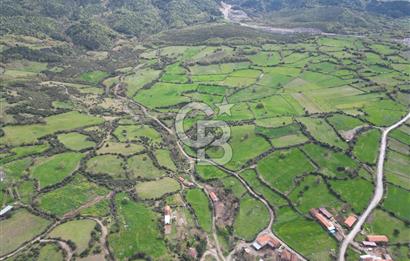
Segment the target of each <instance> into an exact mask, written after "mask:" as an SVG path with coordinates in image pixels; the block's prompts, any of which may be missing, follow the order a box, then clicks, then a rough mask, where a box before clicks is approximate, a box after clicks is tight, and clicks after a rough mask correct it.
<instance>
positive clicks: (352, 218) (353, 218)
mask: <svg viewBox="0 0 410 261" xmlns="http://www.w3.org/2000/svg"><path fill="white" fill-rule="evenodd" d="M356 221H357V217H356V216H355V215H350V216H349V217H348V218H346V220H345V221H344V222H343V223H344V224H345V225H346V227H348V228H352V227H353V225H354V224H355V223H356Z"/></svg>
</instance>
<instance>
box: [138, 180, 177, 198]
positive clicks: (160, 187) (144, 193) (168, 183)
mask: <svg viewBox="0 0 410 261" xmlns="http://www.w3.org/2000/svg"><path fill="white" fill-rule="evenodd" d="M179 189H180V185H179V183H178V182H177V181H175V180H174V179H171V178H167V177H165V178H163V179H159V180H156V181H148V182H142V183H138V184H137V185H136V186H135V190H136V192H137V195H138V196H139V197H141V198H142V199H158V198H161V197H162V196H164V195H165V194H168V193H174V192H176V191H178V190H179Z"/></svg>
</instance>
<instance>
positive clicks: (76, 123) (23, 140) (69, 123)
mask: <svg viewBox="0 0 410 261" xmlns="http://www.w3.org/2000/svg"><path fill="white" fill-rule="evenodd" d="M44 121H45V123H44V124H29V125H8V126H5V127H4V128H3V131H4V136H3V137H1V138H0V145H4V144H8V145H12V146H16V145H22V144H29V143H33V142H35V141H36V140H37V139H38V138H41V137H43V136H46V135H49V134H52V133H55V132H57V131H66V130H73V129H76V128H81V127H88V126H93V125H98V124H101V123H102V122H103V120H102V119H101V118H98V117H95V116H90V115H87V114H84V113H79V112H76V111H71V112H66V113H62V114H57V115H53V116H49V117H46V118H45V119H44Z"/></svg>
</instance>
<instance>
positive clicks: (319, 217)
mask: <svg viewBox="0 0 410 261" xmlns="http://www.w3.org/2000/svg"><path fill="white" fill-rule="evenodd" d="M314 217H315V218H316V219H317V220H318V221H319V222H320V223H321V224H322V225H323V226H325V227H326V228H328V229H329V228H331V227H334V226H333V224H332V223H331V222H330V221H329V220H327V219H326V218H325V217H324V216H323V215H322V214H320V213H316V215H315V216H314Z"/></svg>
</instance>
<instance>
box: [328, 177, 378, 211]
mask: <svg viewBox="0 0 410 261" xmlns="http://www.w3.org/2000/svg"><path fill="white" fill-rule="evenodd" d="M330 186H331V188H332V189H333V190H334V191H335V192H336V193H338V194H339V195H340V196H341V198H342V199H343V200H345V201H346V202H348V203H349V204H350V205H351V207H352V208H353V210H354V212H355V213H357V214H360V213H362V211H363V210H364V209H365V208H366V207H367V205H368V203H369V200H370V198H371V197H372V195H373V184H372V183H371V182H369V181H367V180H365V179H363V178H355V179H349V180H343V181H337V180H334V181H333V180H332V181H330Z"/></svg>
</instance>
